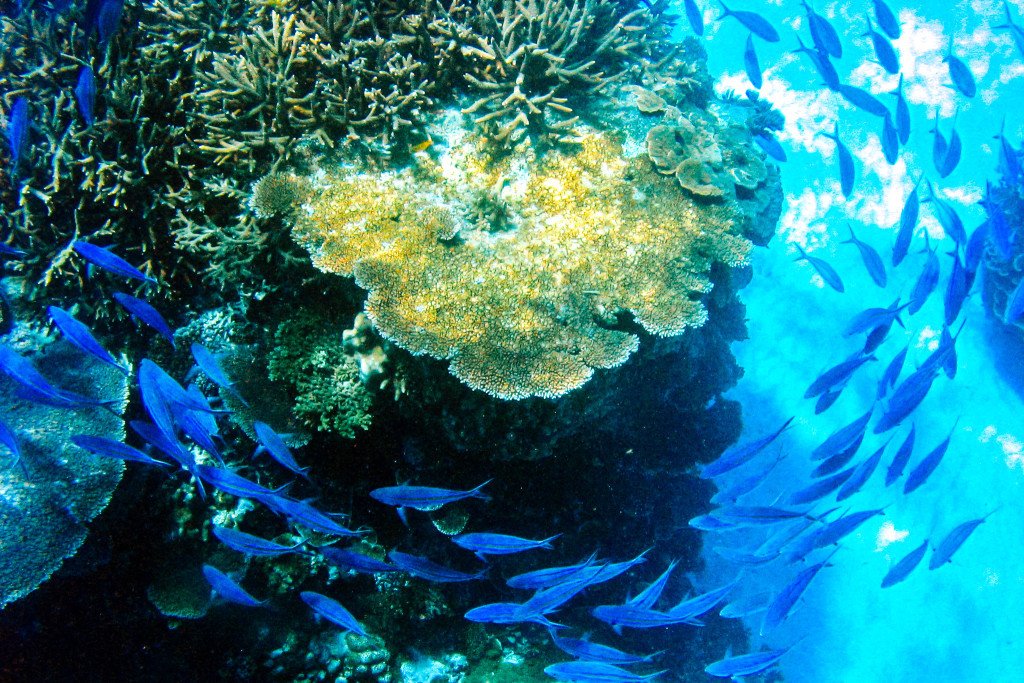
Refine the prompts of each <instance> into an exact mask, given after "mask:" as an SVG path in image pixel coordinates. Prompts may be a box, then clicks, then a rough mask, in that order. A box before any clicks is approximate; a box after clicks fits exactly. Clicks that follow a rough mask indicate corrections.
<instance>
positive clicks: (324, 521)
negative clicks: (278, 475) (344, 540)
mask: <svg viewBox="0 0 1024 683" xmlns="http://www.w3.org/2000/svg"><path fill="white" fill-rule="evenodd" d="M282 488H284V487H282ZM279 490H280V489H278V490H275V491H273V492H271V493H270V494H266V493H264V494H261V495H258V496H254V497H256V498H257V500H259V501H260V502H261V503H263V504H264V505H266V506H267V507H268V508H270V509H271V510H273V511H274V512H276V513H278V514H281V515H284V516H285V517H287V518H288V519H290V520H291V521H292V522H293V523H297V524H301V525H302V526H304V527H306V528H308V529H312V530H313V531H319V532H320V533H322V534H330V535H332V536H343V537H352V536H362V535H363V534H365V533H366V530H363V529H355V530H353V529H349V528H347V527H344V526H342V525H341V524H338V522H337V521H335V520H334V518H333V517H332V516H331V515H329V514H328V513H326V512H321V511H320V510H317V509H316V508H315V507H313V506H312V505H310V504H309V503H306V502H304V501H301V500H292V499H290V498H285V497H284V496H282V495H281V494H280V493H278V491H279Z"/></svg>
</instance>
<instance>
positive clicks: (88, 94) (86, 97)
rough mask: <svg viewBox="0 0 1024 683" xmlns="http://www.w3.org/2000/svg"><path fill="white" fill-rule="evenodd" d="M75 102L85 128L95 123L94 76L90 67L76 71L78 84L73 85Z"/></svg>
mask: <svg viewBox="0 0 1024 683" xmlns="http://www.w3.org/2000/svg"><path fill="white" fill-rule="evenodd" d="M75 101H76V102H77V103H78V111H79V113H80V114H81V115H82V120H83V121H85V125H86V126H91V125H92V124H93V123H95V122H96V117H95V111H96V75H95V74H94V73H93V71H92V67H91V66H83V67H82V68H81V69H79V71H78V82H77V83H76V84H75Z"/></svg>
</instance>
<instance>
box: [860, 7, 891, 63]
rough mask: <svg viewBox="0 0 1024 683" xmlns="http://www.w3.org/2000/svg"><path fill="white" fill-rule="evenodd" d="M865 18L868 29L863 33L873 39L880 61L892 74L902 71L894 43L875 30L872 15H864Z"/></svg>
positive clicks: (876, 54) (876, 55) (872, 42)
mask: <svg viewBox="0 0 1024 683" xmlns="http://www.w3.org/2000/svg"><path fill="white" fill-rule="evenodd" d="M864 19H865V20H867V23H868V30H867V31H865V32H864V33H862V34H861V35H864V36H867V37H869V38H870V39H871V45H872V46H873V47H874V49H875V57H876V58H877V59H878V63H879V64H881V65H882V68H883V69H885V70H886V71H888V72H889V73H890V74H893V75H895V74H898V73H899V72H900V60H899V57H897V56H896V50H894V49H893V47H892V44H890V43H889V40H888V39H887V38H886V37H885V36H883V35H882V34H881V33H879V32H878V31H876V30H875V27H874V25H873V24H872V23H871V17H870V16H868V15H864Z"/></svg>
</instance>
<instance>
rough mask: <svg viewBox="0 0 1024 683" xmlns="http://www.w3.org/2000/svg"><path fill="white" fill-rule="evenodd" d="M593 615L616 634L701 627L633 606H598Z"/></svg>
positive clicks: (687, 620)
mask: <svg viewBox="0 0 1024 683" xmlns="http://www.w3.org/2000/svg"><path fill="white" fill-rule="evenodd" d="M591 614H593V615H594V617H595V618H596V619H598V620H600V621H603V622H604V623H606V624H608V625H609V626H611V627H612V628H613V629H614V630H615V632H616V633H621V632H622V629H623V628H633V629H649V628H663V627H665V626H675V625H676V624H686V623H689V624H691V625H694V626H696V625H699V622H695V621H694V620H692V619H688V618H686V617H674V616H672V615H670V614H666V613H665V612H659V611H657V610H652V609H644V608H642V607H634V606H633V605H598V606H597V607H595V608H594V609H593V610H591Z"/></svg>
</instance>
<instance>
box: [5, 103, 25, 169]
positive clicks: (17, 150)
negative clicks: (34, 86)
mask: <svg viewBox="0 0 1024 683" xmlns="http://www.w3.org/2000/svg"><path fill="white" fill-rule="evenodd" d="M29 125H30V124H29V120H28V100H26V99H25V98H24V97H17V98H15V100H14V102H13V103H12V104H11V109H10V111H9V112H8V113H7V146H8V148H9V149H10V151H11V160H10V161H11V166H10V171H9V173H10V175H11V177H12V178H14V177H16V176H17V171H18V162H19V161H20V160H21V156H22V154H24V152H25V145H26V143H27V142H28V129H29Z"/></svg>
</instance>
